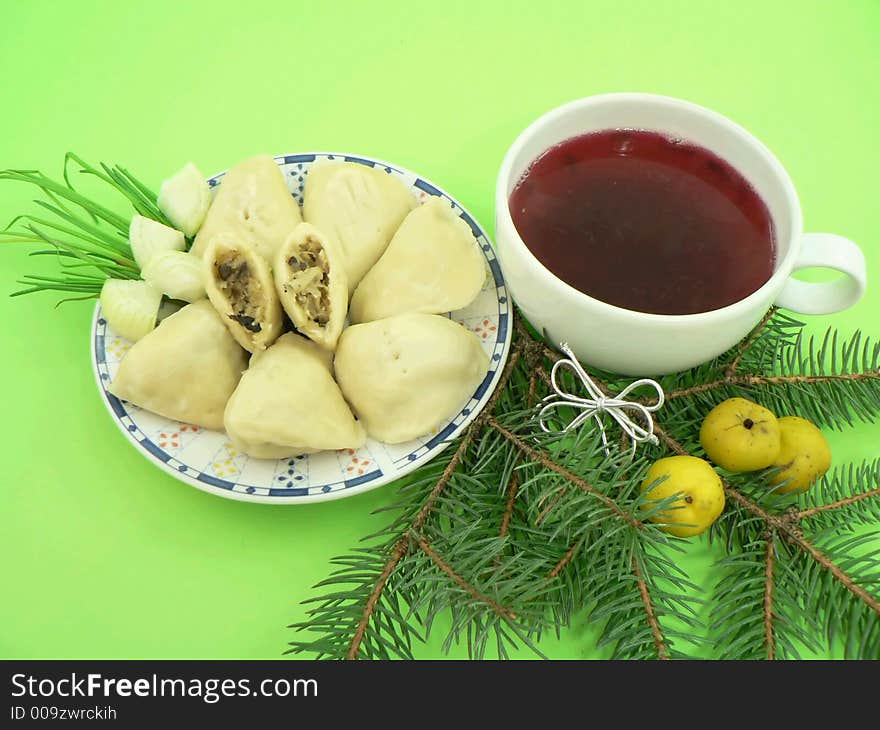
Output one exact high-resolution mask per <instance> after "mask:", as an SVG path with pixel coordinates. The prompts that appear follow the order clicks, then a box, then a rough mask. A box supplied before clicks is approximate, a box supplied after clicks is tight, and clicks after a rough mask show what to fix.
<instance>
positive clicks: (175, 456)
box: [91, 153, 511, 504]
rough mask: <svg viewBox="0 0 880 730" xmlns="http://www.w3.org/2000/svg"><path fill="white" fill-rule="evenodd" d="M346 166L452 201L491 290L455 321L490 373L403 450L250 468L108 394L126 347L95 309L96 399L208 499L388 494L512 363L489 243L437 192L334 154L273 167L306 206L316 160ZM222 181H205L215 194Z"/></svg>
mask: <svg viewBox="0 0 880 730" xmlns="http://www.w3.org/2000/svg"><path fill="white" fill-rule="evenodd" d="M324 158H327V159H342V160H347V161H349V162H357V163H360V164H363V165H370V166H377V167H382V168H384V169H385V170H387V171H388V172H389V173H390V174H392V175H395V176H397V177H399V178H400V179H401V180H403V182H404V183H406V184H407V185H408V186H409V187H410V189H411V190H412V192H413V195H415V196H416V197H417V198H418V199H419V200H420V201H422V200H425V199H426V198H427V197H428V196H431V195H440V196H442V197H444V198H446V199H447V200H449V201H450V202H451V203H452V205H453V207H454V208H455V210H456V211H458V213H459V215H460V216H461V217H462V218H463V219H464V220H465V222H467V224H468V225H469V226H470V227H471V229H472V230H473V232H474V235H475V236H476V238H477V242H478V243H479V245H480V248H481V249H482V252H483V256H484V257H485V259H486V281H485V283H484V284H483V289H482V291H481V292H480V294H479V295H478V296H477V298H476V300H474V302H472V303H471V304H470V306H468V307H466V308H465V309H460V310H458V311H456V312H452V313H451V314H450V315H449V316H450V317H451V318H452V319H454V320H456V321H457V322H460V323H461V324H463V325H464V326H465V327H467V328H468V329H470V330H471V331H473V332H475V333H476V335H477V336H478V337H479V338H480V341H481V342H482V344H483V348H484V349H485V351H486V354H487V355H488V356H489V363H490V365H489V371H488V373H486V377H485V378H484V380H483V382H482V383H481V384H480V385H479V387H478V388H477V389H476V391H474V393H473V395H472V396H471V397H470V398H469V399H468V401H467V402H466V403H464V404H462V407H461V410H460V411H459V412H458V413H457V414H456V415H455V416H454V417H453V418H451V419H449V420H447V421H446V422H444V423H442V424H441V425H440V426H439V428H437V429H435V431H434V432H432V433H430V434H427V435H426V436H424V437H423V438H419V439H416V440H414V441H410V442H408V443H405V444H396V445H390V444H385V443H381V442H379V441H373V440H372V439H371V440H368V441H367V443H366V444H365V445H364V446H363V448H361V449H358V450H356V451H355V450H353V449H345V450H341V451H322V452H319V453H316V454H309V455H307V456H298V457H295V458H291V459H278V460H271V459H254V458H251V457H248V456H246V455H245V454H242V453H240V452H238V451H236V450H235V449H234V448H233V446H232V444H231V443H230V442H229V439H228V438H227V436H226V434H225V433H222V432H218V431H209V430H206V429H203V428H199V427H198V426H193V425H192V424H187V423H180V422H178V421H172V420H169V419H167V418H163V417H162V416H158V415H156V414H154V413H150V412H149V411H145V410H143V409H142V408H138V407H136V406H134V405H132V404H131V403H127V402H125V401H121V400H119V399H118V398H116V397H115V396H114V395H112V394H111V393H108V392H107V386H108V385H109V384H110V382H112V380H113V378H114V377H115V376H116V371H117V369H118V367H119V362H120V360H121V359H122V357H123V356H124V355H125V353H126V351H127V350H128V349H129V347H130V343H129V342H128V341H127V340H124V339H122V338H121V337H119V336H117V335H116V334H114V333H113V331H112V330H110V328H109V327H108V326H107V323H106V322H105V321H104V319H103V318H102V316H101V308H100V305H98V306H96V307H95V315H94V321H93V324H92V348H91V349H92V364H93V367H94V370H95V377H96V379H97V382H98V389H99V391H100V393H101V396H102V398H103V400H104V402H105V403H106V405H107V408H108V410H109V411H110V414H111V416H112V417H113V420H114V422H115V423H116V424H117V425H118V426H119V428H120V429H121V430H122V432H123V433H124V434H125V435H126V437H127V438H128V440H129V441H130V442H131V443H132V445H133V446H134V447H135V448H136V449H137V450H138V451H139V452H140V453H141V454H142V455H143V456H145V457H146V458H147V459H149V460H150V461H152V462H153V463H155V464H156V465H157V466H159V467H160V468H162V469H164V470H165V471H167V472H168V473H169V474H171V475H172V476H174V477H176V478H177V479H179V480H180V481H182V482H185V483H187V484H190V485H192V486H194V487H197V488H199V489H202V490H204V491H206V492H210V493H211V494H217V495H219V496H221V497H229V498H231V499H240V500H245V501H249V502H263V503H270V504H273V503H278V504H298V503H305V502H320V501H324V500H329V499H339V498H342V497H346V496H349V495H352V494H358V493H360V492H365V491H367V490H370V489H374V488H376V487H379V486H382V485H383V484H388V482H392V481H394V480H395V479H398V478H400V477H402V476H404V475H405V474H408V473H409V472H411V471H413V470H414V469H417V468H418V467H420V466H423V465H424V464H426V463H428V462H429V461H430V460H431V459H433V458H434V457H435V456H437V454H439V453H440V452H441V451H443V449H444V448H446V446H447V445H448V444H449V442H450V440H452V439H454V438H455V437H456V436H458V434H459V433H460V432H461V431H462V429H464V427H465V426H467V424H469V423H470V422H471V421H472V420H473V419H474V418H475V417H476V416H477V414H478V413H479V412H480V410H482V408H483V406H485V404H486V401H487V400H488V399H489V396H490V395H491V394H492V391H493V390H494V389H495V386H496V384H497V382H498V378H499V377H500V375H501V371H502V369H503V367H504V363H505V361H506V360H507V353H508V350H509V348H510V336H511V327H510V323H511V309H510V300H509V298H508V294H507V289H506V287H505V285H504V279H503V278H502V275H501V269H500V267H499V265H498V261H497V259H496V258H495V252H494V251H493V249H492V246H491V244H490V243H489V237H488V236H487V235H486V232H485V231H484V230H483V228H482V227H481V226H480V224H479V223H477V221H476V220H475V219H474V218H473V216H471V215H470V213H468V212H467V210H465V209H464V208H463V207H462V206H461V204H459V203H458V201H457V200H455V198H453V197H452V196H451V195H449V194H448V193H446V192H445V191H443V190H442V189H440V188H438V187H437V186H436V185H434V184H433V183H431V182H429V181H428V180H425V179H424V178H422V177H420V176H419V175H416V174H415V173H412V172H410V171H409V170H405V169H403V168H401V167H397V166H395V165H390V164H388V163H385V162H382V161H381V160H375V159H372V158H367V157H360V156H353V155H343V154H336V153H308V154H295V155H282V156H280V157H276V158H275V161H276V162H277V163H278V166H279V167H280V168H281V170H282V172H283V173H284V178H285V180H287V184H288V187H289V188H290V191H291V193H292V194H293V196H294V197H295V198H296V199H297V201H299V203H300V204H302V191H303V185H304V182H305V178H306V175H308V172H309V168H310V167H311V165H312V164H313V163H314V162H315V160H316V159H324ZM223 174H224V173H220V174H219V175H215V176H214V177H213V178H211V179H210V180H209V183H210V185H211V187H215V186H216V185H217V184H218V183H219V182H220V180H221V178H222V177H223Z"/></svg>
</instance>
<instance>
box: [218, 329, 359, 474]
mask: <svg viewBox="0 0 880 730" xmlns="http://www.w3.org/2000/svg"><path fill="white" fill-rule="evenodd" d="M224 422H225V425H226V432H227V433H228V434H229V438H230V439H231V440H232V443H233V444H234V445H235V446H236V448H238V449H240V450H241V451H243V452H244V453H246V454H249V455H250V456H253V457H256V458H258V459H283V458H286V457H290V456H297V455H299V454H308V453H312V452H314V451H324V450H327V449H357V448H360V447H361V446H363V445H364V442H365V441H366V434H365V433H364V429H363V427H362V426H361V424H360V423H359V422H358V421H356V420H355V418H354V416H353V415H352V413H351V410H350V409H349V407H348V404H347V403H346V402H345V399H344V398H343V397H342V393H341V392H340V390H339V386H338V385H336V383H335V382H334V380H333V376H332V375H331V374H330V356H329V353H328V352H327V351H326V350H323V349H322V348H320V347H318V346H317V345H316V344H315V343H314V342H310V341H309V340H307V339H305V338H304V337H300V336H299V335H297V334H294V333H293V332H288V333H287V334H285V335H282V336H281V337H280V338H279V339H278V341H277V342H276V343H275V344H274V345H272V346H271V347H270V348H269V349H268V350H266V351H265V352H261V353H259V354H256V355H254V356H253V358H251V366H250V368H249V369H248V371H247V372H246V373H245V374H244V375H243V376H242V378H241V382H240V383H239V384H238V387H237V388H236V389H235V392H234V393H233V394H232V397H231V398H230V399H229V403H228V404H227V406H226V414H225V418H224Z"/></svg>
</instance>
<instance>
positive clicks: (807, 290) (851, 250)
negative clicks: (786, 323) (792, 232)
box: [776, 233, 867, 314]
mask: <svg viewBox="0 0 880 730" xmlns="http://www.w3.org/2000/svg"><path fill="white" fill-rule="evenodd" d="M813 266H816V267H822V268H825V269H836V270H837V271H839V272H841V273H842V274H845V276H841V277H839V278H837V279H835V280H834V281H827V282H822V283H816V282H807V281H799V280H798V279H794V278H791V277H789V279H788V281H787V282H786V283H785V286H784V287H783V288H782V291H781V292H779V295H778V296H777V297H776V304H777V305H778V306H780V307H785V308H786V309H791V310H792V311H794V312H798V313H799V314H831V313H832V312H839V311H841V310H842V309H847V308H848V307H851V306H852V305H853V304H855V303H856V302H857V301H859V299H861V298H862V294H864V293H865V283H866V279H867V274H866V271H865V255H864V254H863V253H862V250H861V249H860V248H859V247H858V246H857V245H856V244H855V243H853V242H852V241H850V240H849V239H848V238H843V236H836V235H834V234H833V233H806V234H804V236H803V237H802V238H801V250H800V254H799V255H798V257H797V260H796V261H795V262H794V267H793V268H792V273H793V272H795V271H799V270H800V269H806V268H809V267H813Z"/></svg>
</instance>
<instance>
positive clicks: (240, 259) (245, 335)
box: [202, 235, 284, 352]
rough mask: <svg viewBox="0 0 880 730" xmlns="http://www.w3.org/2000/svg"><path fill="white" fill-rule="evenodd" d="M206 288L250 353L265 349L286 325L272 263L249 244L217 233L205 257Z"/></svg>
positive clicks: (214, 303) (223, 316) (227, 323)
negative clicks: (273, 278) (270, 265)
mask: <svg viewBox="0 0 880 730" xmlns="http://www.w3.org/2000/svg"><path fill="white" fill-rule="evenodd" d="M202 266H203V271H204V276H205V291H206V292H207V294H208V299H209V300H210V301H211V304H213V305H214V308H215V309H216V310H217V311H218V312H219V313H220V316H221V318H222V319H223V322H224V323H225V324H226V326H227V327H228V328H229V331H230V332H231V333H232V336H233V337H235V339H236V340H238V342H239V344H240V345H241V346H242V347H243V348H244V349H245V350H247V351H248V352H258V351H259V350H265V349H266V348H267V347H268V346H269V345H271V344H272V343H273V342H275V340H277V339H278V336H279V335H280V334H281V331H282V329H283V327H284V315H283V314H282V312H281V302H279V301H278V292H276V291H275V282H274V281H273V280H272V272H271V271H269V264H268V263H267V262H266V259H264V258H263V257H262V256H260V255H259V254H257V252H256V250H255V249H253V248H252V247H251V246H250V245H249V244H247V243H245V242H244V241H242V240H240V239H235V238H231V237H229V236H226V235H222V236H215V237H214V238H213V239H211V243H210V244H208V248H207V249H205V253H204V256H203V257H202Z"/></svg>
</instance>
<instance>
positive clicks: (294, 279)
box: [284, 238, 330, 327]
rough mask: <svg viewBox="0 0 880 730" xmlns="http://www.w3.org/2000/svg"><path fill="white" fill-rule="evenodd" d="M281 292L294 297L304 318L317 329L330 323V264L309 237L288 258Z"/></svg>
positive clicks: (322, 250)
mask: <svg viewBox="0 0 880 730" xmlns="http://www.w3.org/2000/svg"><path fill="white" fill-rule="evenodd" d="M287 266H288V269H289V278H288V280H287V283H286V284H285V285H284V291H285V292H287V293H290V294H293V296H294V299H296V303H297V304H298V305H299V306H300V308H301V309H302V310H303V312H304V313H305V315H306V316H307V317H308V318H309V319H310V320H311V321H312V322H314V323H315V324H316V325H318V326H319V327H326V326H327V323H328V322H329V321H330V264H329V262H328V261H327V253H326V252H325V251H324V247H323V246H322V245H321V244H320V243H319V242H318V241H315V240H314V239H312V238H306V240H305V241H304V242H303V243H302V244H301V245H300V246H299V248H298V250H297V251H296V253H295V254H294V255H293V256H290V257H289V258H288V259H287Z"/></svg>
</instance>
